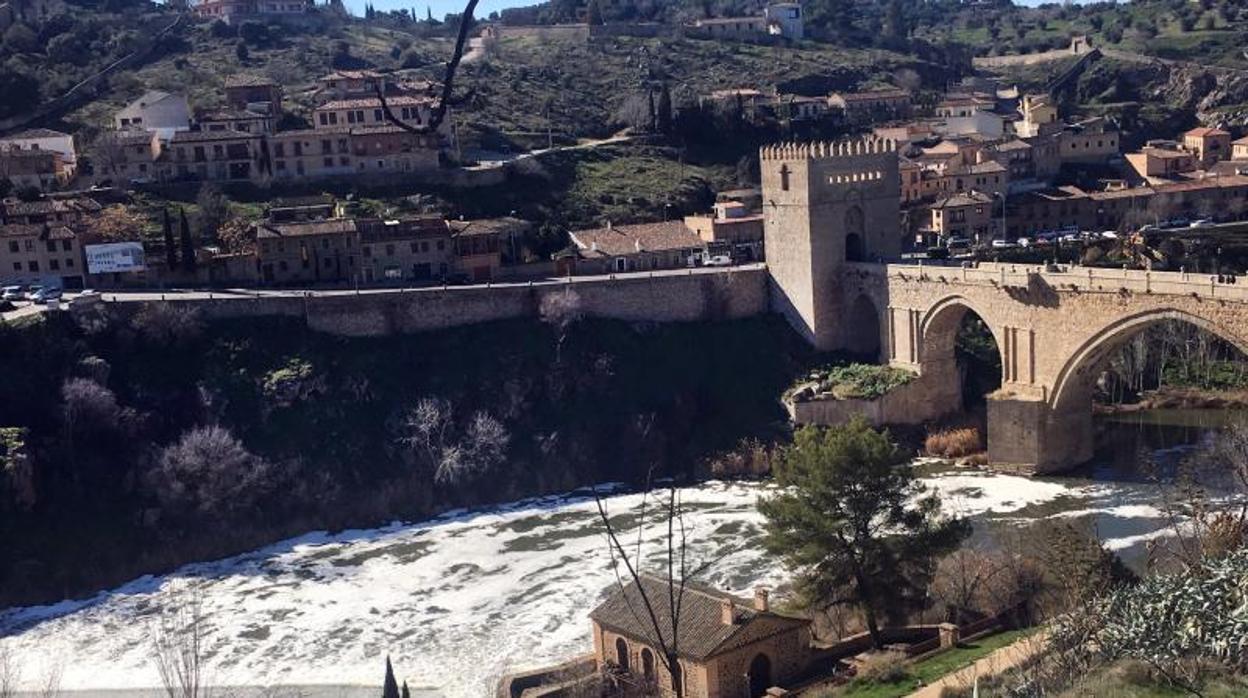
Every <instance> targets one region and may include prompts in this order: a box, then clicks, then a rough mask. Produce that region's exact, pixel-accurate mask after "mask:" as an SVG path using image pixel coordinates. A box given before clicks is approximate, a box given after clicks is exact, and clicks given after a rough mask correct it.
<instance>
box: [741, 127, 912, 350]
mask: <svg viewBox="0 0 1248 698" xmlns="http://www.w3.org/2000/svg"><path fill="white" fill-rule="evenodd" d="M759 160H760V162H759V169H760V171H761V173H762V185H763V220H764V239H765V249H766V256H767V268H768V272H769V274H770V276H771V297H772V307H773V309H774V310H776V311H777V312H780V313H783V314H784V315H785V317H786V318H788V320H789V323H790V324H792V325H793V327H794V328H796V329H797V331H798V332H799V333H801V334H802V336H804V337H806V339H807V340H809V341H810V342H811V343H812V344H814V345H815V346H816V347H817V348H819V349H823V350H831V349H852V348H854V347H855V337H854V334H855V327H853V326H852V325H853V323H852V322H850V321H849V318H850V312H851V304H852V303H853V301H854V300H855V299H853V298H845V297H844V296H845V295H846V294H844V293H843V291H842V277H843V272H844V271H845V269H846V265H847V264H853V263H857V262H874V261H877V260H880V259H887V258H895V257H897V256H898V255H899V254H900V253H901V243H902V241H901V230H900V218H899V207H900V200H901V181H900V180H899V179H898V174H897V148H896V143H895V142H894V141H892V140H889V139H878V138H865V139H858V140H850V141H841V142H837V143H800V144H799V143H789V144H780V145H774V146H766V147H763V148H762V149H761V151H760V153H759Z"/></svg>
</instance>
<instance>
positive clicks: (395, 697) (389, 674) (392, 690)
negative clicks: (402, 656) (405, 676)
mask: <svg viewBox="0 0 1248 698" xmlns="http://www.w3.org/2000/svg"><path fill="white" fill-rule="evenodd" d="M381 698H399V684H398V682H396V681H395V680H394V667H393V666H391V665H390V655H386V682H385V683H383V684H382V686H381Z"/></svg>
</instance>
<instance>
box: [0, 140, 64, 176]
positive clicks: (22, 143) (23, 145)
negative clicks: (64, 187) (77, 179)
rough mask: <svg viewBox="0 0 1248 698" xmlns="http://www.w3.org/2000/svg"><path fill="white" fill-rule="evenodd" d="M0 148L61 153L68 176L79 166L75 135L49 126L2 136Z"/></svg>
mask: <svg viewBox="0 0 1248 698" xmlns="http://www.w3.org/2000/svg"><path fill="white" fill-rule="evenodd" d="M0 150H50V151H52V152H54V153H60V154H61V161H62V162H63V163H65V169H66V171H67V172H66V174H67V175H68V176H70V177H72V176H73V175H74V172H75V170H77V168H78V152H77V151H76V150H75V149H74V137H73V136H71V135H69V134H68V133H61V132H60V131H53V130H52V129H48V128H32V129H28V130H26V131H22V132H21V133H16V134H14V135H12V136H8V137H6V138H0Z"/></svg>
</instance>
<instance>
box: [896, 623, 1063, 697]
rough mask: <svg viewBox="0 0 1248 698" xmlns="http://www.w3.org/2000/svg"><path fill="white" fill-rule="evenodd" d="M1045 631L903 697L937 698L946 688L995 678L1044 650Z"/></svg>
mask: <svg viewBox="0 0 1248 698" xmlns="http://www.w3.org/2000/svg"><path fill="white" fill-rule="evenodd" d="M1045 637H1046V633H1045V631H1043V630H1042V631H1040V632H1038V633H1034V634H1031V635H1028V636H1027V637H1024V638H1021V639H1019V640H1018V641H1017V642H1015V643H1014V644H1012V645H1006V646H1005V647H1002V648H1001V649H999V650H996V651H994V652H993V653H992V654H990V655H988V656H987V657H984V658H983V659H980V660H978V661H976V662H975V663H974V664H972V665H970V666H968V667H965V668H963V669H959V670H957V671H955V672H953V673H952V674H948V675H946V676H944V677H943V678H941V679H940V680H939V681H936V682H935V683H931V684H928V685H927V686H924V687H923V688H920V689H919V690H917V691H915V692H914V693H911V694H910V695H909V696H907V697H906V698H940V695H941V692H942V691H944V690H945V688H946V687H949V688H956V689H960V690H965V689H968V688H971V687H972V686H974V685H975V680H976V679H979V678H987V677H989V676H995V675H997V674H1000V673H1002V672H1005V671H1008V670H1009V669H1012V668H1014V667H1015V666H1018V665H1019V664H1022V663H1024V662H1026V661H1027V660H1028V659H1030V658H1031V657H1032V656H1034V655H1035V654H1037V653H1038V652H1040V651H1042V650H1043V649H1044V644H1045Z"/></svg>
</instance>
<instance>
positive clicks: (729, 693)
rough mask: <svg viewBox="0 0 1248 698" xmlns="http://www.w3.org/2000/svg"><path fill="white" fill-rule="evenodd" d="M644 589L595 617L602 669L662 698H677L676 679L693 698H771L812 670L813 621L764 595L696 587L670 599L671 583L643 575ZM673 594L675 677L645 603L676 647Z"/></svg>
mask: <svg viewBox="0 0 1248 698" xmlns="http://www.w3.org/2000/svg"><path fill="white" fill-rule="evenodd" d="M640 586H641V589H639V588H638V584H637V583H630V584H628V585H627V586H625V587H624V588H623V589H618V588H617V589H616V590H614V591H613V592H612V593H611V595H610V596H608V597H607V599H606V600H605V601H604V602H603V603H602V604H601V605H599V606H598V608H596V609H594V611H593V612H592V613H591V614H590V618H591V620H592V621H593V628H594V657H595V660H596V662H597V665H598V669H599V671H602V672H607V673H614V674H616V675H617V676H619V677H620V679H621V680H622V681H628V682H634V683H635V684H637V685H643V684H650V685H657V688H658V693H659V694H660V695H662V696H673V695H675V692H674V691H673V676H672V674H673V673H674V674H675V675H676V676H675V680H676V681H683V683H684V687H685V691H684V695H685V696H687V697H688V698H721V697H722V698H740V696H751V697H757V696H762V695H765V694H766V692H767V689H768V688H770V687H772V686H777V685H784V684H785V683H786V682H787V681H790V680H792V679H795V678H797V677H799V676H801V675H802V674H803V673H804V672H805V671H806V670H807V668H808V665H809V663H810V660H811V646H810V641H811V635H810V621H808V620H806V619H801V618H790V617H786V616H782V615H779V614H777V613H774V612H772V610H771V608H770V606H769V603H768V598H767V591H766V590H764V589H758V590H756V591H755V593H754V599H753V601H752V602H750V601H745V600H742V599H738V598H736V597H734V596H731V595H729V594H726V593H724V592H721V591H718V590H716V589H712V588H710V587H705V586H701V585H695V584H686V585H685V587H684V591H683V593H679V590H677V593H676V594H670V593H669V586H668V583H667V580H665V579H660V578H658V577H652V576H642V577H641V585H640ZM643 590H644V597H645V598H644V599H643V594H642V591H643ZM673 596H675V597H676V603H675V606H676V608H677V609H678V612H679V616H680V623H679V630H678V631H677V633H676V643H675V645H676V652H677V654H678V655H679V662H678V668H677V670H676V671H674V672H669V671H667V669H666V668H665V667H664V662H663V659H662V649H661V647H662V644H663V643H660V642H658V641H657V638H656V637H655V630H654V625H655V624H654V623H653V622H652V621H651V619H650V614H649V612H648V611H647V610H646V609H647V603H646V602H647V601H648V602H649V607H650V608H651V609H652V610H653V612H654V616H655V617H656V618H657V620H658V626H659V629H660V632H661V633H662V636H663V639H664V640H665V641H668V642H667V644H669V645H670V644H671V642H670V640H669V636H670V633H671V628H672V627H673V622H672V615H673V612H672V606H673V604H672V602H671V599H672V597H673Z"/></svg>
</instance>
